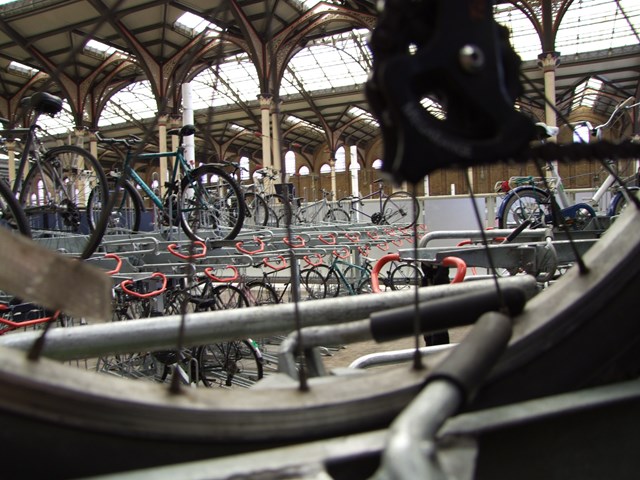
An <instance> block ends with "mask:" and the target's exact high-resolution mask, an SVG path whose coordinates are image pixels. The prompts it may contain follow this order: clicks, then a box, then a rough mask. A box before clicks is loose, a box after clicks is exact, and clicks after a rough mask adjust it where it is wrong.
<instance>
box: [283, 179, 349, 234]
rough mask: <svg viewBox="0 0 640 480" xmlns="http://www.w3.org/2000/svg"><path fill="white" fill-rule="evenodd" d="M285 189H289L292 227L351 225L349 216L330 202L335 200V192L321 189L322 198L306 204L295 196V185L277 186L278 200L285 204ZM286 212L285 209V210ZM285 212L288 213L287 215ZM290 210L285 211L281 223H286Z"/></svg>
mask: <svg viewBox="0 0 640 480" xmlns="http://www.w3.org/2000/svg"><path fill="white" fill-rule="evenodd" d="M284 188H288V189H289V192H288V195H289V199H290V201H289V204H290V205H291V209H290V210H291V215H290V218H291V223H292V225H323V224H340V223H343V224H347V223H349V215H348V214H347V212H345V211H344V210H342V209H341V208H337V207H335V206H334V205H333V202H331V200H329V199H330V198H333V192H330V191H328V190H325V189H321V190H320V192H321V194H322V198H321V199H320V200H316V201H313V202H304V201H303V200H302V198H300V197H296V196H295V189H294V186H293V184H282V185H276V192H277V196H278V198H281V199H283V200H281V201H282V202H283V203H284V198H285V195H284ZM283 210H284V209H283ZM285 212H287V213H286V214H285ZM288 212H289V209H287V210H284V211H283V214H282V215H281V217H280V218H279V221H280V222H283V221H284V218H286V217H285V215H287V214H288Z"/></svg>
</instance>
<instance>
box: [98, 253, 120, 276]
mask: <svg viewBox="0 0 640 480" xmlns="http://www.w3.org/2000/svg"><path fill="white" fill-rule="evenodd" d="M102 258H113V259H114V260H115V261H116V267H115V268H114V269H113V270H109V271H108V272H107V275H115V274H116V273H118V272H120V269H121V268H122V259H121V258H120V257H119V256H118V255H116V254H115V253H107V254H106V255H105V256H104V257H102Z"/></svg>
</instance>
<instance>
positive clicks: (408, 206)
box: [382, 191, 420, 227]
mask: <svg viewBox="0 0 640 480" xmlns="http://www.w3.org/2000/svg"><path fill="white" fill-rule="evenodd" d="M419 217H420V203H419V202H418V200H417V199H416V197H415V196H414V195H411V194H410V193H409V192H404V191H399V192H393V193H392V194H391V195H389V196H388V197H387V198H386V199H385V201H384V203H383V204H382V221H383V223H385V224H387V225H392V226H394V227H411V226H413V225H415V224H416V222H417V221H418V218H419Z"/></svg>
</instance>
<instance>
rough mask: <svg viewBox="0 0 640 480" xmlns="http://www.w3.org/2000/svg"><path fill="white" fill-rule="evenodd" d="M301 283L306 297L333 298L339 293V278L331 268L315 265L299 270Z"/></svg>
mask: <svg viewBox="0 0 640 480" xmlns="http://www.w3.org/2000/svg"><path fill="white" fill-rule="evenodd" d="M300 277H301V283H302V286H303V287H304V291H305V292H306V294H307V296H308V298H310V299H317V298H333V297H337V296H338V295H340V291H341V288H340V279H339V278H338V274H337V273H336V272H335V270H333V269H332V268H330V267H328V266H326V265H316V266H314V267H311V268H305V269H303V270H302V271H301V272H300Z"/></svg>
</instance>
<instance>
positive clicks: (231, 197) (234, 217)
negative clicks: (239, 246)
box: [178, 165, 245, 242]
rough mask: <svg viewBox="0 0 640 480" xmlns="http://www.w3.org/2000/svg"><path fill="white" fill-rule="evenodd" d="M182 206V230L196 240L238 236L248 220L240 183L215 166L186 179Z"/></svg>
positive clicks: (206, 167)
mask: <svg viewBox="0 0 640 480" xmlns="http://www.w3.org/2000/svg"><path fill="white" fill-rule="evenodd" d="M178 209H179V214H180V221H181V223H182V229H183V230H184V232H185V233H186V234H187V236H188V237H189V238H191V239H192V240H195V241H201V242H203V241H205V240H206V239H207V238H209V239H212V240H231V239H234V238H235V237H236V235H238V232H239V231H240V229H241V228H242V224H243V222H244V214H245V206H244V200H243V199H242V192H241V191H240V188H239V187H238V184H237V183H236V182H235V181H234V180H233V178H231V176H230V175H229V174H228V173H226V172H225V171H224V170H221V169H220V168H218V167H216V166H215V165H202V166H200V167H198V168H196V169H195V170H193V171H192V172H190V173H189V175H188V176H186V177H185V178H184V179H183V180H182V186H181V191H180V198H179V202H178Z"/></svg>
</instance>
